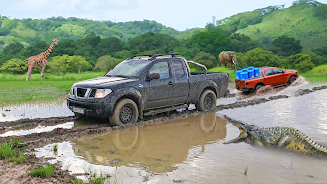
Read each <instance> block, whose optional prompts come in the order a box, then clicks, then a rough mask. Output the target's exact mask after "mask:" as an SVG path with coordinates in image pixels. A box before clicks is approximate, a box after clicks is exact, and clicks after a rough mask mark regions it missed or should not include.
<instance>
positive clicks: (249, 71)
mask: <svg viewBox="0 0 327 184" xmlns="http://www.w3.org/2000/svg"><path fill="white" fill-rule="evenodd" d="M253 77H254V70H248V78H249V79H251V78H253Z"/></svg>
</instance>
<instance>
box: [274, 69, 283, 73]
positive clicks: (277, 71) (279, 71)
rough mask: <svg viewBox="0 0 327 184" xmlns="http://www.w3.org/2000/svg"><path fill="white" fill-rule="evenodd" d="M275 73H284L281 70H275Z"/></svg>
mask: <svg viewBox="0 0 327 184" xmlns="http://www.w3.org/2000/svg"><path fill="white" fill-rule="evenodd" d="M275 73H276V74H280V73H283V71H282V70H279V69H275Z"/></svg>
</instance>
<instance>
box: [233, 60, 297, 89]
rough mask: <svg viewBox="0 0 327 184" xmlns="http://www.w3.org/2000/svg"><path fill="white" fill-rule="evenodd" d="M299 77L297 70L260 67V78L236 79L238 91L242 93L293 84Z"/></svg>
mask: <svg viewBox="0 0 327 184" xmlns="http://www.w3.org/2000/svg"><path fill="white" fill-rule="evenodd" d="M297 77H298V74H297V71H296V70H288V69H285V70H282V69H279V68H277V67H267V66H265V67H260V68H259V76H258V77H254V78H249V79H246V80H240V79H235V85H236V87H235V88H236V89H237V90H240V91H244V92H246V91H257V90H258V89H259V88H260V87H262V86H266V85H270V86H276V87H277V86H281V85H287V84H292V83H293V82H294V81H295V80H296V78H297Z"/></svg>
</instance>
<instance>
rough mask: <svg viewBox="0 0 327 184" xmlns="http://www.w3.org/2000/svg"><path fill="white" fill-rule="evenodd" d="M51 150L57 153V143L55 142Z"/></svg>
mask: <svg viewBox="0 0 327 184" xmlns="http://www.w3.org/2000/svg"><path fill="white" fill-rule="evenodd" d="M53 152H54V153H55V154H57V152H58V145H57V144H55V145H54V146H53Z"/></svg>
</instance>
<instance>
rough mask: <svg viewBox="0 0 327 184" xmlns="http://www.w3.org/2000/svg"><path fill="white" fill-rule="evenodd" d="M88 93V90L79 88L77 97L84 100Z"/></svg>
mask: <svg viewBox="0 0 327 184" xmlns="http://www.w3.org/2000/svg"><path fill="white" fill-rule="evenodd" d="M86 91H87V89H86V88H77V93H76V96H77V97H80V98H83V97H85V93H86Z"/></svg>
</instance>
